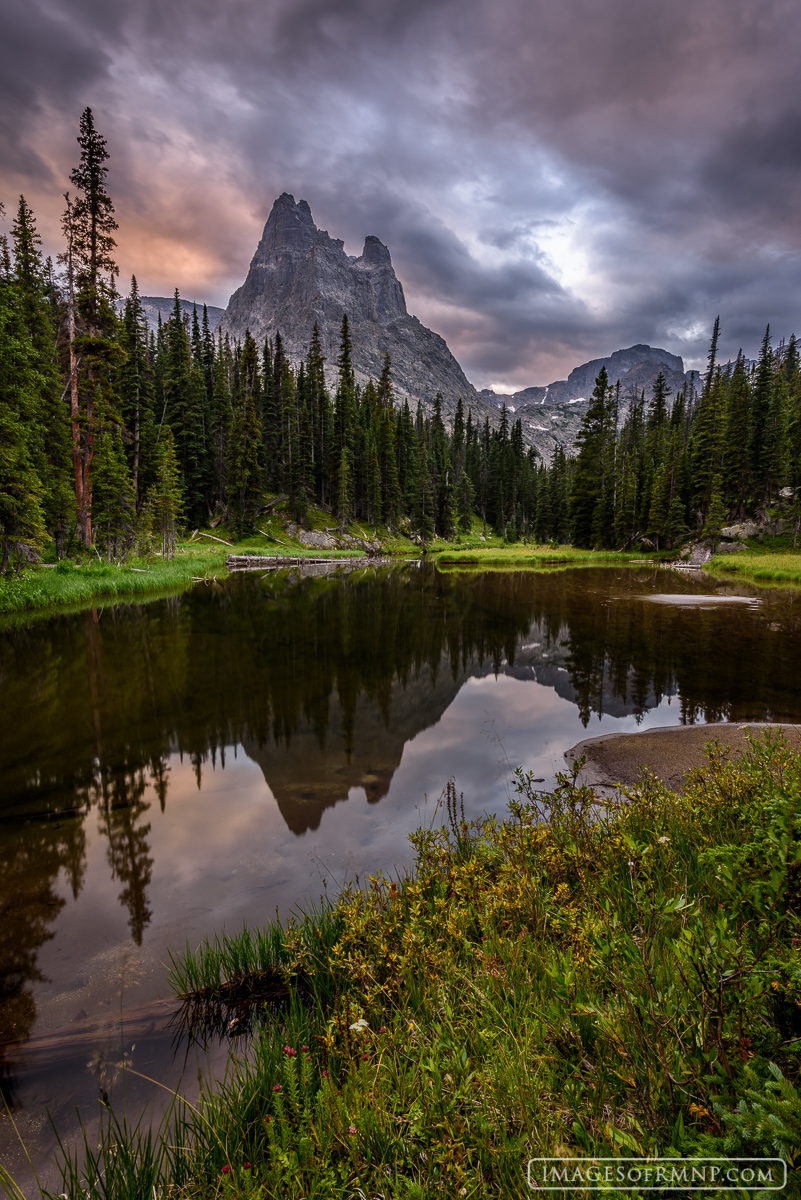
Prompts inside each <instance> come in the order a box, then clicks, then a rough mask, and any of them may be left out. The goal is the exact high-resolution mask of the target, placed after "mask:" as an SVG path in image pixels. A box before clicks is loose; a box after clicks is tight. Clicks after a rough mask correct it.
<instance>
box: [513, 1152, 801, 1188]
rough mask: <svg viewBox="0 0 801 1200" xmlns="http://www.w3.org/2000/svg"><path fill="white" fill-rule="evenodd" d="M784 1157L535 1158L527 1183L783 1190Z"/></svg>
mask: <svg viewBox="0 0 801 1200" xmlns="http://www.w3.org/2000/svg"><path fill="white" fill-rule="evenodd" d="M786 1184H787V1163H786V1162H785V1161H784V1159H781V1158H694V1159H687V1158H532V1159H530V1160H529V1164H528V1186H529V1187H530V1188H531V1190H532V1191H537V1192H556V1191H559V1192H563V1191H568V1192H569V1191H587V1190H590V1191H603V1190H605V1189H614V1190H615V1191H616V1192H634V1191H637V1192H665V1191H682V1192H722V1191H727V1190H728V1189H730V1188H738V1189H739V1190H740V1191H748V1192H780V1191H781V1190H782V1188H783V1187H785V1186H786Z"/></svg>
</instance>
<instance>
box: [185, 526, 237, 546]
mask: <svg viewBox="0 0 801 1200" xmlns="http://www.w3.org/2000/svg"><path fill="white" fill-rule="evenodd" d="M192 537H193V538H196V537H204V538H211V540H212V541H213V542H219V543H220V545H221V546H233V544H234V543H233V542H226V541H225V539H224V538H218V537H215V536H214V534H213V533H198V531H197V529H196V530H195V532H194V533H193V534H192Z"/></svg>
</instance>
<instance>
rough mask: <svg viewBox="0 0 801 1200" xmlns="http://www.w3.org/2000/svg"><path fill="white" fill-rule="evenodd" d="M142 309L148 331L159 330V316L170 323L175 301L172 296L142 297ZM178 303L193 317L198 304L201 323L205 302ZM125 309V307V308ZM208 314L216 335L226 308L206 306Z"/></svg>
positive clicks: (184, 301)
mask: <svg viewBox="0 0 801 1200" xmlns="http://www.w3.org/2000/svg"><path fill="white" fill-rule="evenodd" d="M140 299H141V301H142V308H143V310H144V314H145V319H146V320H147V326H148V329H154V330H155V329H158V324H159V314H160V315H161V320H162V322H165V321H168V320H169V319H170V315H171V313H172V310H173V305H174V304H175V300H174V299H173V297H172V296H141V297H140ZM178 303H179V304H180V305H181V308H182V309H183V311H184V312H185V313H187V314H188V315H189V318H190V319H191V317H192V309H193V308H194V307H195V305H196V304H197V317H198V320H199V321H202V320H203V302H202V301H200V302H199V303H198V302H196V301H195V300H179V301H178ZM123 307H124V306H123ZM206 312H207V313H208V314H209V327H210V329H211V331H212V333H214V330H215V329H216V328H217V326H218V325H219V323H220V318H221V317H222V315H223V313H224V312H225V309H224V308H217V307H216V306H215V305H213V304H207V305H206Z"/></svg>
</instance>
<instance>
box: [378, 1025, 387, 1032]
mask: <svg viewBox="0 0 801 1200" xmlns="http://www.w3.org/2000/svg"><path fill="white" fill-rule="evenodd" d="M378 1032H379V1033H386V1032H387V1027H386V1025H382V1026H381V1028H380V1029H379V1031H378Z"/></svg>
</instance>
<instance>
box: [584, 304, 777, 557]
mask: <svg viewBox="0 0 801 1200" xmlns="http://www.w3.org/2000/svg"><path fill="white" fill-rule="evenodd" d="M719 332H720V323H719V321H717V320H716V321H715V326H714V331H713V334H712V344H711V347H710V353H709V361H708V367H707V371H706V374H705V376H704V381H703V387H702V388H701V391H700V393H699V394H696V393H695V391H694V389H683V390H682V391H680V392H678V394H677V395H676V396H675V397H674V398H672V400H671V397H670V396H669V394H668V391H667V387H666V384H665V379H664V376H663V375H662V374H661V373H660V375H659V376H658V377H657V379H656V380H655V382H654V385H653V388H652V394H651V396H650V398H649V399H648V400H647V401H646V397H645V394H644V392H641V393H640V394H639V395H637V394H635V395H633V396H629V397H627V398H626V401H625V403H624V402H622V401H621V396H620V388H619V385H618V386H617V387H615V388H612V387H610V385H609V380H608V378H607V375H606V371H605V370H602V371H601V373H600V374H599V376H598V378H597V380H596V384H595V389H594V391H593V394H592V397H591V399H590V405H589V408H588V410H587V414H586V416H585V419H584V422H583V425H582V429H581V432H580V433H579V436H578V438H577V441H576V450H577V455H576V459H575V462H574V463H572V464H571V468H570V470H571V485H570V534H571V540H572V541H573V543H574V544H575V545H577V546H590V547H592V546H599V547H621V548H624V547H626V546H630V545H634V544H637V543H641V542H643V541H644V540H646V539H647V540H648V541H649V542H651V543H652V544H653V545H654V546H656V547H657V548H658V549H660V548H671V547H674V546H677V545H678V544H679V543H680V542H682V541H683V540H685V539H686V538H687V537H688V536H689V535H690V534H693V535H696V534H700V535H701V536H704V537H710V538H714V537H715V536H716V535H718V534H719V532H720V530H721V528H722V527H725V525H726V523H727V521H730V520H742V519H744V518H746V517H756V518H760V517H763V516H764V515H765V514H766V513H767V512H768V511H769V509H770V507H771V505H773V504H775V503H776V502H777V501H779V502H781V503H782V504H783V506H784V508H785V511H787V512H788V513H790V512H791V513H792V515H793V519H794V520H795V523H796V531H797V526H798V523H799V519H800V518H801V505H800V504H799V500H800V499H801V490H800V489H801V358H800V357H799V348H798V344H797V341H796V338H795V335H793V336H792V337H791V338H790V340H789V342H787V343H784V342H782V343H781V344H780V345H779V346H778V347H777V348H776V349H775V350H774V349H773V348H772V346H771V336H770V327H768V329H767V330H766V331H765V336H764V338H763V340H762V348H761V351H760V356H759V362H758V363H757V364H756V366H753V367H751V366H749V365H748V364H747V362H746V360H745V358H744V357H743V354H742V352H740V354H738V356H737V359H736V361H735V362H734V363H731V362H729V363H726V364H725V365H721V364H719V363H718V362H717V346H718V336H719ZM623 409H625V416H624V418H623V419H622V420H621V411H622V410H623Z"/></svg>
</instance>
